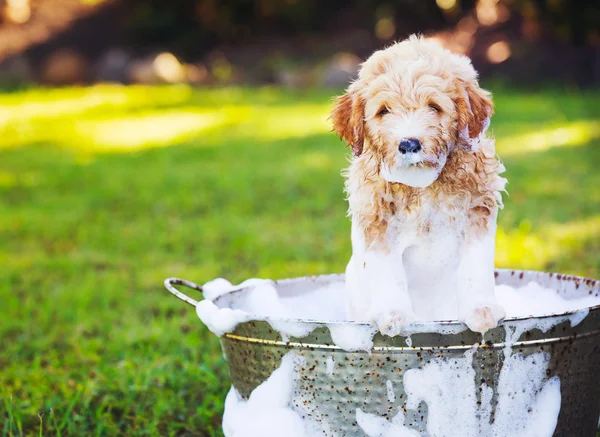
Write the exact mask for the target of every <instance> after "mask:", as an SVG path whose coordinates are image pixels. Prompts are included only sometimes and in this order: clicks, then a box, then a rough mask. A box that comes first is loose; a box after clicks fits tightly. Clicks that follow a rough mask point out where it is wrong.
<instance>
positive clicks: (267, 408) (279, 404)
mask: <svg viewBox="0 0 600 437" xmlns="http://www.w3.org/2000/svg"><path fill="white" fill-rule="evenodd" d="M296 365H297V359H296V357H295V356H293V355H292V354H287V355H285V356H284V357H283V359H282V362H281V366H280V367H279V368H278V369H277V370H275V371H274V372H273V373H272V374H271V376H270V377H269V378H268V379H267V380H266V381H265V382H263V383H262V384H261V385H259V386H258V387H257V388H256V389H254V391H253V392H252V393H251V394H250V397H249V398H248V400H247V401H246V400H244V399H243V398H242V397H241V396H240V394H239V393H238V392H237V390H236V389H235V387H231V390H230V391H229V394H228V395H227V398H226V400H225V413H224V415H223V433H224V434H225V437H282V436H286V437H316V436H317V434H315V433H314V432H313V430H312V429H311V426H310V424H308V423H306V422H305V421H304V420H303V419H302V417H301V416H300V414H298V412H296V411H294V409H293V404H292V400H293V397H294V390H295V385H296V380H297V375H296V370H295V367H296Z"/></svg>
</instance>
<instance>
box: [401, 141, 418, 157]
mask: <svg viewBox="0 0 600 437" xmlns="http://www.w3.org/2000/svg"><path fill="white" fill-rule="evenodd" d="M398 150H399V151H400V153H402V154H403V155H406V154H407V153H417V152H420V151H421V141H419V140H417V139H416V138H406V139H403V140H400V143H398Z"/></svg>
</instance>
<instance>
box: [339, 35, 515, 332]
mask: <svg viewBox="0 0 600 437" xmlns="http://www.w3.org/2000/svg"><path fill="white" fill-rule="evenodd" d="M492 112H493V106H492V100H491V97H490V94H489V93H488V92H487V91H484V90H483V89H481V88H480V87H479V85H478V83H477V73H476V72H475V70H474V69H473V66H472V65H471V62H470V60H469V59H468V58H466V57H464V56H459V55H456V54H453V53H451V52H449V51H447V50H445V49H443V48H441V47H439V46H437V45H436V44H434V43H432V42H429V41H427V40H425V39H423V38H420V37H415V36H413V37H410V38H409V39H407V40H405V41H403V42H400V43H397V44H395V45H393V46H391V47H389V48H387V49H385V50H381V51H378V52H375V53H374V54H373V55H372V56H371V57H370V58H369V59H368V60H367V61H366V62H365V63H364V64H363V65H362V68H361V70H360V74H359V77H358V79H357V80H356V81H355V82H354V83H352V84H351V85H350V87H349V88H348V90H347V93H346V94H345V95H343V96H341V97H339V98H338V99H337V101H336V103H335V106H334V109H333V111H332V113H331V120H332V123H333V128H334V130H335V132H337V133H338V135H339V136H340V137H341V138H342V139H343V140H344V141H346V142H347V143H348V145H349V146H350V147H351V148H352V152H353V157H352V160H351V163H350V167H349V168H348V169H347V170H346V172H345V177H346V192H347V194H348V201H349V206H350V209H349V214H350V216H351V218H352V257H351V259H350V262H349V263H348V267H347V269H346V278H347V279H346V287H347V291H348V293H349V298H350V299H349V300H350V315H351V316H352V317H353V318H354V319H357V320H365V319H368V320H372V321H374V322H376V323H377V324H378V326H379V329H380V330H381V332H382V333H384V334H386V335H390V336H393V335H397V334H398V333H400V332H401V331H402V328H403V327H404V326H405V325H406V324H407V323H410V322H411V321H414V320H418V319H429V320H447V319H455V318H456V316H457V315H458V318H459V319H460V320H462V321H464V322H465V323H466V324H467V325H468V326H469V328H470V329H472V330H473V331H477V332H485V331H486V330H488V329H490V328H493V327H495V326H496V325H497V322H498V321H499V320H500V319H502V318H503V317H504V310H503V309H502V308H501V307H500V306H499V305H498V304H497V302H496V299H495V296H494V237H495V233H496V217H497V214H498V208H499V207H501V206H502V198H501V195H500V192H501V191H503V190H504V186H505V184H506V179H504V178H502V177H500V176H499V174H500V173H502V172H503V171H504V167H503V165H502V164H501V163H500V162H499V161H498V160H497V159H496V157H495V151H494V140H492V139H491V138H487V137H486V136H485V131H486V129H487V127H488V125H489V122H490V117H491V115H492Z"/></svg>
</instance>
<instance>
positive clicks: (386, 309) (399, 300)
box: [362, 247, 416, 337]
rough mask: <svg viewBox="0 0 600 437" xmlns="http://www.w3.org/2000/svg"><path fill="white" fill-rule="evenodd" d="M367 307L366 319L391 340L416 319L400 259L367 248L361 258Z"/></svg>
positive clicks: (381, 251)
mask: <svg viewBox="0 0 600 437" xmlns="http://www.w3.org/2000/svg"><path fill="white" fill-rule="evenodd" d="M362 268H363V274H364V275H365V277H366V279H367V287H368V292H369V293H370V296H371V305H370V308H369V313H368V317H369V320H372V321H374V322H376V323H377V326H378V327H379V330H380V331H381V333H382V334H384V335H388V336H390V337H394V336H396V335H398V334H400V333H401V331H402V328H404V327H405V326H406V325H408V324H409V323H410V322H412V321H414V320H415V319H416V316H415V314H414V312H413V309H412V304H411V300H410V296H409V294H408V287H407V280H406V273H405V272H404V266H403V265H402V256H397V255H396V254H395V253H394V252H388V251H385V250H383V249H381V248H377V247H375V248H369V249H368V250H367V251H366V252H365V254H364V257H363V266H362Z"/></svg>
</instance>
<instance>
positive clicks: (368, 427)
mask: <svg viewBox="0 0 600 437" xmlns="http://www.w3.org/2000/svg"><path fill="white" fill-rule="evenodd" d="M356 423H358V426H360V428H361V429H362V430H363V431H364V432H365V434H366V435H367V437H419V436H420V434H419V433H418V432H417V431H415V430H414V429H410V428H407V427H406V426H404V415H403V414H402V413H398V415H397V416H395V417H394V418H393V419H392V421H391V422H390V421H388V420H386V419H385V418H383V417H379V416H376V415H374V414H368V413H365V412H363V410H361V409H360V408H357V409H356Z"/></svg>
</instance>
